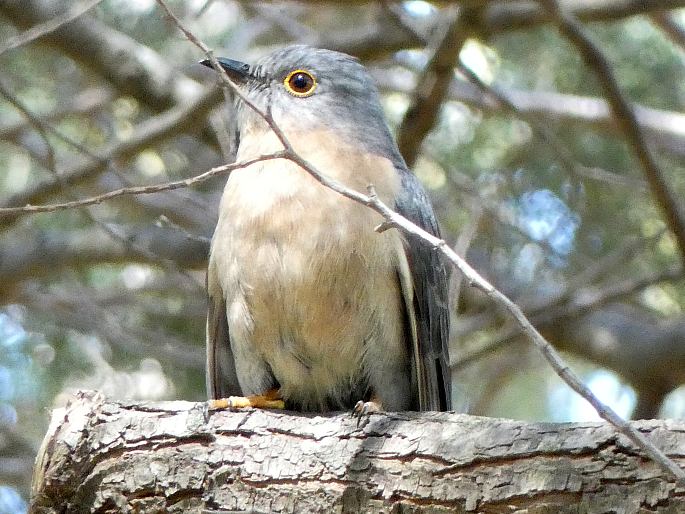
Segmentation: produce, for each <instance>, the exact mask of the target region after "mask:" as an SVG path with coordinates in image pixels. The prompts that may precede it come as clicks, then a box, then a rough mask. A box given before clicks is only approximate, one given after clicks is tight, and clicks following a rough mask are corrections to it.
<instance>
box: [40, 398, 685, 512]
mask: <svg viewBox="0 0 685 514" xmlns="http://www.w3.org/2000/svg"><path fill="white" fill-rule="evenodd" d="M636 427H638V428H639V429H640V430H641V431H643V432H644V433H645V434H646V435H648V436H649V437H650V438H651V439H652V440H653V441H654V442H655V443H656V444H657V445H658V446H659V447H660V448H662V449H663V450H664V451H665V452H666V453H668V454H669V455H670V456H671V457H672V458H674V459H677V460H679V461H680V462H681V463H682V462H684V461H685V422H683V421H644V422H637V423H636ZM684 509H685V489H683V488H682V487H681V488H678V487H677V486H676V485H675V484H674V482H673V480H672V478H671V477H669V476H665V475H664V473H663V472H662V471H661V470H660V469H659V468H658V467H657V466H656V465H655V464H654V463H653V462H651V461H648V460H646V459H644V458H643V457H642V455H641V453H640V452H639V451H637V450H636V449H635V448H633V447H632V446H631V445H630V444H629V443H627V441H626V440H624V439H623V438H622V437H621V436H618V435H617V434H616V432H615V431H614V430H613V429H612V428H611V427H610V426H608V425H606V424H603V423H563V424H552V423H524V422H519V421H511V420H502V419H490V418H476V417H471V416H466V415H460V414H454V413H388V414H374V415H371V416H370V417H369V418H367V419H365V420H362V423H361V426H359V427H358V426H357V422H356V420H355V419H353V418H351V417H350V416H349V415H348V414H345V413H343V414H331V415H326V416H315V415H303V414H293V413H285V412H267V411H254V410H250V411H243V412H227V411H214V412H207V410H206V409H205V404H203V403H190V402H180V401H179V402H162V403H125V402H108V401H105V400H104V399H103V398H102V397H101V396H100V395H99V394H95V393H80V394H79V395H77V397H76V398H75V399H74V400H73V401H72V402H71V404H70V405H68V406H67V407H66V408H63V409H58V410H56V411H55V413H54V414H53V418H52V422H51V425H50V428H49V430H48V434H47V435H46V438H45V441H44V442H43V446H42V448H41V450H40V452H39V455H38V459H37V464H36V469H35V474H34V483H33V500H32V505H31V512H33V513H37V512H41V513H42V512H101V513H104V512H198V513H199V512H217V511H219V512H227V511H231V512H386V513H387V512H397V513H400V512H481V513H510V512H527V513H533V512H535V513H543V512H544V513H552V512H554V513H576V512H578V513H580V512H582V513H599V512H615V513H633V512H636V513H637V512H664V513H676V512H683V510H684Z"/></svg>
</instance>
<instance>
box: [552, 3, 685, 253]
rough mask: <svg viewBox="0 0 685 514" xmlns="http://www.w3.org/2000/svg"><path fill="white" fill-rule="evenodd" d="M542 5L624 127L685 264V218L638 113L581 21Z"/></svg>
mask: <svg viewBox="0 0 685 514" xmlns="http://www.w3.org/2000/svg"><path fill="white" fill-rule="evenodd" d="M542 5H544V6H545V8H546V9H547V11H549V13H550V14H551V15H553V16H554V20H555V23H556V25H557V27H558V28H559V31H560V32H561V33H562V34H563V35H564V36H565V37H566V38H568V40H569V41H571V42H572V43H573V44H574V45H575V46H576V48H577V49H578V51H579V52H580V54H581V55H582V57H583V59H584V60H585V62H586V64H587V65H588V66H589V67H590V69H592V70H593V71H594V73H595V76H596V78H597V80H598V81H599V83H600V84H601V86H602V88H603V89H604V91H605V93H606V95H607V100H608V101H609V105H610V106H611V110H612V111H613V114H614V116H615V118H616V121H617V123H618V125H619V126H620V127H621V130H622V131H623V134H624V136H625V138H626V139H627V140H628V143H630V145H631V146H632V148H633V150H634V151H635V154H636V157H637V159H638V161H639V162H640V164H641V165H642V170H643V172H644V174H645V177H646V178H647V182H648V184H649V187H650V189H651V192H652V194H653V195H654V199H655V200H656V202H657V204H658V205H659V207H660V208H661V210H662V212H663V214H664V217H665V220H666V224H667V225H668V227H669V229H670V230H671V232H673V235H674V237H675V240H676V241H677V244H678V248H679V250H680V254H681V258H682V259H683V261H684V262H685V214H684V213H683V210H682V206H681V205H680V204H679V202H678V200H677V198H676V196H675V195H674V193H673V191H671V189H670V187H669V185H668V183H667V182H666V179H665V178H664V173H663V171H662V170H661V167H660V166H659V164H658V163H657V161H656V158H655V157H654V155H653V153H652V151H651V149H650V147H649V145H648V144H647V142H646V141H645V138H644V136H643V134H642V129H641V128H640V124H639V123H638V119H637V116H636V115H635V110H634V109H633V107H632V105H631V104H630V103H629V102H628V101H627V100H626V98H625V96H624V95H623V93H622V92H621V88H620V86H619V84H618V81H617V80H616V77H615V75H614V72H613V70H612V67H611V64H610V63H609V61H608V60H607V58H606V57H605V56H604V54H603V53H602V51H601V50H600V49H599V48H598V47H597V45H596V44H595V43H594V42H593V41H592V40H591V39H590V37H589V36H588V35H587V34H586V33H585V30H584V29H583V27H582V26H581V25H580V23H579V22H578V20H577V19H576V18H575V17H574V16H573V15H571V14H569V13H568V12H567V11H566V10H565V9H563V8H562V7H561V6H560V5H559V3H558V2H557V0H542Z"/></svg>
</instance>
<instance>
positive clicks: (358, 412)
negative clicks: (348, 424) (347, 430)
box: [350, 400, 382, 428]
mask: <svg viewBox="0 0 685 514" xmlns="http://www.w3.org/2000/svg"><path fill="white" fill-rule="evenodd" d="M381 411H382V409H381V406H380V405H379V404H378V403H377V402H374V401H371V402H363V401H361V400H359V401H358V402H357V403H356V404H355V406H354V409H352V412H351V413H350V415H351V416H353V417H355V418H357V428H359V424H360V423H361V420H362V418H364V419H366V420H367V422H368V417H369V415H370V414H374V413H378V412H381Z"/></svg>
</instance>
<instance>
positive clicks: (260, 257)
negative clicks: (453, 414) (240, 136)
mask: <svg viewBox="0 0 685 514" xmlns="http://www.w3.org/2000/svg"><path fill="white" fill-rule="evenodd" d="M243 144H245V143H244V142H241V146H242V145H243ZM260 150H261V151H263V150H264V149H263V148H262V149H260ZM343 153H345V152H344V151H343V150H341V149H340V148H337V147H336V149H335V150H334V151H331V152H325V151H322V150H321V148H316V149H312V150H311V151H309V152H306V153H305V155H303V157H304V158H305V159H307V160H308V161H309V162H311V163H312V164H313V165H314V166H316V167H317V168H318V169H319V170H320V171H321V172H322V173H325V174H327V175H329V176H331V177H333V178H335V179H336V180H339V181H341V182H343V183H344V184H348V185H350V184H351V185H352V187H355V188H356V189H362V190H363V188H364V187H365V186H366V185H367V184H368V183H374V185H376V188H377V190H378V192H379V194H380V195H381V198H383V199H385V200H386V201H390V200H391V199H392V198H393V196H394V194H395V191H396V189H395V188H396V187H399V184H398V179H397V177H396V176H395V171H394V168H392V167H391V166H392V165H391V164H390V163H389V162H385V161H386V160H384V159H374V158H373V157H372V156H368V155H366V156H359V155H354V154H350V153H349V151H348V152H347V153H346V154H345V155H346V158H345V159H343V158H342V154H343ZM239 160H240V154H239ZM374 179H375V180H374ZM362 184H363V185H362ZM360 186H361V187H360ZM380 222H381V218H380V216H379V215H378V214H376V213H375V212H373V211H372V210H370V209H369V208H367V207H365V206H363V205H360V204H358V203H356V202H354V201H352V200H349V199H346V198H343V197H342V196H340V195H339V194H337V193H335V192H333V191H331V190H329V189H327V188H325V187H324V186H322V185H321V184H319V183H318V182H317V181H315V180H314V179H313V178H312V177H311V176H310V175H309V174H307V173H306V172H305V171H304V170H302V169H301V168H299V167H298V166H297V165H295V164H294V163H292V162H290V161H287V160H283V159H281V160H274V161H266V162H261V163H257V164H254V165H252V166H249V167H247V168H244V169H238V170H236V171H234V172H233V174H232V175H231V177H230V178H229V180H228V182H227V184H226V188H225V190H224V195H223V197H222V201H221V207H220V218H219V222H218V225H217V228H216V231H215V235H214V238H213V241H212V253H211V257H210V270H209V273H210V277H212V276H214V277H216V281H217V282H218V283H219V284H220V287H221V289H222V292H223V295H224V297H225V298H226V305H227V318H228V325H229V332H230V334H231V344H232V345H242V346H243V347H249V348H250V349H251V350H254V351H255V352H257V353H258V354H259V355H260V356H261V358H262V359H263V360H264V361H266V362H267V363H268V365H269V367H270V368H271V370H272V372H273V374H274V376H275V377H276V379H277V380H278V382H279V384H280V386H281V392H282V394H284V396H285V397H286V398H290V399H293V400H294V401H298V402H300V403H302V404H304V405H306V404H307V403H308V402H309V404H310V406H312V407H313V408H318V407H320V406H321V405H325V404H326V403H328V404H329V406H330V401H331V400H330V399H331V398H335V397H341V396H344V394H345V392H346V391H347V392H348V391H349V389H350V387H352V386H353V385H354V384H359V383H360V381H363V377H360V376H359V374H360V370H362V369H363V368H364V362H363V361H364V355H365V349H364V347H365V345H367V344H376V343H379V342H382V343H383V344H386V342H387V344H389V345H401V338H402V328H401V323H402V321H401V312H402V305H401V293H400V290H399V284H398V280H397V271H396V270H397V266H398V264H397V259H398V256H399V252H401V246H402V243H401V240H400V236H399V235H398V233H397V232H396V231H386V232H383V233H381V234H379V233H377V232H375V231H374V227H375V226H376V225H378V224H379V223H380ZM388 350H389V351H394V350H395V349H393V348H389V349H388ZM397 351H400V352H401V351H404V350H403V349H402V348H398V349H397ZM250 372H251V371H250V370H248V369H245V370H242V372H241V370H240V369H237V373H238V376H239V380H240V381H241V386H242V388H243V392H244V393H245V394H250V393H258V392H260V391H250V390H249V389H250V377H249V375H250ZM254 387H255V388H257V387H258V384H257V382H256V381H255V384H254ZM246 389H247V390H246ZM317 403H318V404H319V405H317Z"/></svg>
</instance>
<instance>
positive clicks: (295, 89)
mask: <svg viewBox="0 0 685 514" xmlns="http://www.w3.org/2000/svg"><path fill="white" fill-rule="evenodd" d="M283 85H284V86H285V89H286V91H288V93H290V94H291V95H295V96H299V97H304V96H309V95H311V94H313V93H314V89H315V88H316V79H315V78H314V76H313V75H312V74H311V73H309V72H308V71H306V70H293V71H291V72H290V73H288V75H287V76H286V77H285V80H284V81H283Z"/></svg>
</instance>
